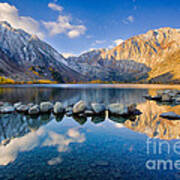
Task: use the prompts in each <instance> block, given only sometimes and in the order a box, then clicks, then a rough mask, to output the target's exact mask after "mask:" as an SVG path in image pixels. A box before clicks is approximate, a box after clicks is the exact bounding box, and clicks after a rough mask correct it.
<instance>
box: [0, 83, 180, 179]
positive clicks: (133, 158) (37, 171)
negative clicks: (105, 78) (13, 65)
mask: <svg viewBox="0 0 180 180" xmlns="http://www.w3.org/2000/svg"><path fill="white" fill-rule="evenodd" d="M172 88H178V89H180V88H179V87H178V86H160V85H24V86H20V85H17V86H1V87H0V101H4V102H11V103H15V102H19V101H21V102H23V103H24V104H26V103H30V102H33V103H37V104H39V103H40V102H42V101H51V102H53V103H55V102H56V101H60V102H62V103H63V104H64V106H69V105H73V104H75V103H76V102H77V101H79V100H84V101H85V102H86V103H87V105H90V103H92V102H98V103H104V104H105V105H106V106H107V105H108V104H110V103H122V104H125V105H130V104H134V103H135V104H137V108H138V109H139V110H140V111H141V112H142V114H141V115H140V116H137V117H136V118H135V119H133V120H132V119H131V120H130V119H125V118H122V117H113V116H107V115H106V116H104V117H99V116H97V117H87V118H85V117H67V116H66V115H61V116H58V117H57V116H54V115H53V114H50V115H41V116H38V117H36V118H32V117H30V116H28V115H23V114H17V113H14V114H6V115H0V179H3V180H4V179H9V180H10V179H18V180H19V179H20V180H21V179H26V180H27V179H48V180H49V179H72V180H75V179H77V180H80V179H90V180H93V179H97V180H98V179H99V180H102V179H103V180H106V179H107V180H109V179H112V180H113V179H138V180H139V179H150V180H152V179H158V180H159V179H168V180H169V179H171V180H172V179H180V121H178V120H167V119H163V118H160V117H159V114H160V113H162V112H168V111H174V112H176V113H179V114H180V106H179V105H172V104H168V103H166V104H161V103H157V102H155V101H149V100H146V99H145V98H144V97H143V96H145V95H147V94H150V95H155V94H156V91H157V89H172Z"/></svg>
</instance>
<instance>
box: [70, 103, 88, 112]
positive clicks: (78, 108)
mask: <svg viewBox="0 0 180 180" xmlns="http://www.w3.org/2000/svg"><path fill="white" fill-rule="evenodd" d="M85 109H86V103H85V102H84V101H79V102H78V103H76V104H75V105H74V106H73V113H74V114H78V113H82V112H84V110H85Z"/></svg>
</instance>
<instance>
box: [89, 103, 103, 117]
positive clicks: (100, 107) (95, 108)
mask: <svg viewBox="0 0 180 180" xmlns="http://www.w3.org/2000/svg"><path fill="white" fill-rule="evenodd" d="M91 107H92V110H93V111H94V112H95V113H96V114H100V113H103V112H104V111H105V110H106V108H105V105H104V104H99V103H91Z"/></svg>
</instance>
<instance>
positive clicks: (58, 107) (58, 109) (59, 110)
mask: <svg viewBox="0 0 180 180" xmlns="http://www.w3.org/2000/svg"><path fill="white" fill-rule="evenodd" d="M53 112H54V114H61V113H63V112H64V107H63V105H62V103H61V102H56V104H55V105H54V110H53Z"/></svg>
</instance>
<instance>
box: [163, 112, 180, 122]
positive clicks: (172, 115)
mask: <svg viewBox="0 0 180 180" xmlns="http://www.w3.org/2000/svg"><path fill="white" fill-rule="evenodd" d="M160 117H162V118H166V119H179V120H180V115H178V114H176V113H174V112H166V113H162V114H161V115H160Z"/></svg>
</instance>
